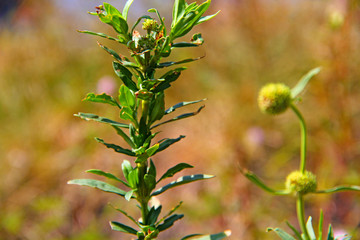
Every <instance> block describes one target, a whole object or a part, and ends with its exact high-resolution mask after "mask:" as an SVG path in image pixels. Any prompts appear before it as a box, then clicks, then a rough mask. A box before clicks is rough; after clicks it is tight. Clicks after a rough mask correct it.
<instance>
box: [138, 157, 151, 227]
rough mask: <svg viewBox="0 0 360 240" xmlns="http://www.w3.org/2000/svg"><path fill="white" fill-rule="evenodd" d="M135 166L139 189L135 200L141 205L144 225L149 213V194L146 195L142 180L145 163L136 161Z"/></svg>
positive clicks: (144, 172)
mask: <svg viewBox="0 0 360 240" xmlns="http://www.w3.org/2000/svg"><path fill="white" fill-rule="evenodd" d="M137 167H138V169H139V190H138V198H137V200H138V202H139V203H140V205H141V217H142V223H143V224H144V225H146V224H147V217H148V214H149V210H148V201H149V196H147V195H148V193H147V190H146V186H145V182H144V176H145V174H146V168H147V164H146V163H138V165H137Z"/></svg>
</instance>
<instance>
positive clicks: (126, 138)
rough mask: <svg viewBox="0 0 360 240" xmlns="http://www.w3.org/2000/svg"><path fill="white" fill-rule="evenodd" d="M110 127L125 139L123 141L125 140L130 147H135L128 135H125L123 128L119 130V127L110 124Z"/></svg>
mask: <svg viewBox="0 0 360 240" xmlns="http://www.w3.org/2000/svg"><path fill="white" fill-rule="evenodd" d="M112 127H113V128H114V129H115V130H116V132H117V134H118V135H119V136H121V137H122V138H123V139H124V140H125V142H127V143H128V144H129V145H130V147H131V148H135V144H134V142H133V141H132V140H131V139H130V138H129V136H128V135H126V133H125V132H124V131H123V130H121V128H119V127H117V126H112Z"/></svg>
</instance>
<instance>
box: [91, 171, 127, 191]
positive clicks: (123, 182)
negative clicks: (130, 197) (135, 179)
mask: <svg viewBox="0 0 360 240" xmlns="http://www.w3.org/2000/svg"><path fill="white" fill-rule="evenodd" d="M86 172H88V173H93V174H96V175H99V176H103V177H106V178H108V179H112V180H115V181H118V182H121V183H122V184H124V185H125V186H127V187H130V185H129V184H128V183H127V182H125V181H123V180H122V179H120V178H118V177H116V176H115V175H113V174H111V173H107V172H104V171H102V170H99V169H90V170H87V171H86Z"/></svg>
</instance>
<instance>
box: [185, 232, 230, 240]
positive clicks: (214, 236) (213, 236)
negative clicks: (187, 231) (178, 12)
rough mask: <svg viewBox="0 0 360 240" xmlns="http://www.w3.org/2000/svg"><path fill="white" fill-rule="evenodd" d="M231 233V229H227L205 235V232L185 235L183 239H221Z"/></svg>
mask: <svg viewBox="0 0 360 240" xmlns="http://www.w3.org/2000/svg"><path fill="white" fill-rule="evenodd" d="M230 235H231V231H230V230H227V231H224V232H221V233H216V234H211V235H203V234H191V235H188V236H186V237H183V238H182V239H181V240H221V239H224V238H226V237H229V236H230Z"/></svg>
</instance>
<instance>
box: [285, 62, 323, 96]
mask: <svg viewBox="0 0 360 240" xmlns="http://www.w3.org/2000/svg"><path fill="white" fill-rule="evenodd" d="M320 70H321V68H319V67H317V68H314V69H312V70H310V71H309V72H308V73H307V74H305V75H304V76H303V77H302V78H301V79H300V81H299V82H298V83H297V84H296V86H295V87H294V88H293V89H291V97H292V98H295V97H296V96H297V95H299V94H300V93H301V92H302V91H303V90H304V89H305V87H306V85H307V84H308V82H309V81H310V79H311V78H312V77H314V76H315V75H316V74H318V73H319V72H320Z"/></svg>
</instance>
